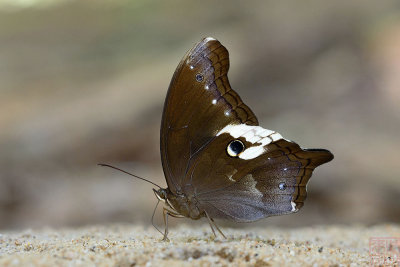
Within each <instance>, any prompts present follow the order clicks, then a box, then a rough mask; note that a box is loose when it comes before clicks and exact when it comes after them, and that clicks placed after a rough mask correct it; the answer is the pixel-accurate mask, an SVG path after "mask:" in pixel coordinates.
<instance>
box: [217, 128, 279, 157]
mask: <svg viewBox="0 0 400 267" xmlns="http://www.w3.org/2000/svg"><path fill="white" fill-rule="evenodd" d="M223 133H228V134H230V135H231V136H232V137H233V138H239V137H244V138H246V141H247V142H250V143H252V144H256V143H257V144H259V145H256V146H251V147H248V148H246V149H245V150H244V151H243V152H242V153H240V154H239V158H241V159H245V160H249V159H254V158H256V157H258V156H260V155H261V154H263V153H264V152H265V146H266V145H268V144H269V143H271V142H275V141H277V140H280V139H283V137H282V136H281V135H280V134H279V133H277V132H274V131H271V130H268V129H264V128H262V127H261V126H250V125H246V124H239V125H227V126H225V127H224V128H223V129H222V130H221V131H219V132H218V133H217V136H219V135H221V134H223Z"/></svg>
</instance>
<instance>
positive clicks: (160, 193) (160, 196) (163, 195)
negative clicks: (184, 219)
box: [153, 188, 167, 202]
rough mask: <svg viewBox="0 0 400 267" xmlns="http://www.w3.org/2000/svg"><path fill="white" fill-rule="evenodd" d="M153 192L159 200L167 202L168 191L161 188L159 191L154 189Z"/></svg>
mask: <svg viewBox="0 0 400 267" xmlns="http://www.w3.org/2000/svg"><path fill="white" fill-rule="evenodd" d="M153 192H154V194H155V195H156V197H157V199H158V200H161V201H164V202H165V201H166V200H167V190H166V189H164V188H160V189H158V190H156V189H154V188H153Z"/></svg>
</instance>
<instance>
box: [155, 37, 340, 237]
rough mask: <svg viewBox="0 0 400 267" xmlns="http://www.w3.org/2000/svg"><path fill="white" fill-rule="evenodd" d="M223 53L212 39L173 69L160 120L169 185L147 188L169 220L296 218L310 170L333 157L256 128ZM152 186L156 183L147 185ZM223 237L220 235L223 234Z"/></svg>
mask: <svg viewBox="0 0 400 267" xmlns="http://www.w3.org/2000/svg"><path fill="white" fill-rule="evenodd" d="M228 69H229V55H228V51H227V50H226V48H225V47H224V46H222V45H221V43H220V42H219V41H217V40H215V39H213V38H204V39H203V40H201V41H200V42H199V43H197V44H196V45H195V46H194V47H193V48H192V49H191V50H189V52H187V53H186V55H185V56H184V57H183V59H182V60H181V62H180V63H179V65H178V67H177V69H176V71H175V73H174V75H173V77H172V81H171V84H170V86H169V89H168V93H167V97H166V100H165V104H164V111H163V117H162V122H161V136H160V137H161V146H160V151H161V160H162V165H163V170H164V174H165V177H166V181H167V184H168V187H167V188H166V189H163V188H161V187H160V189H158V190H156V189H153V191H154V192H155V194H156V196H157V198H158V199H159V200H162V201H164V202H165V203H166V206H167V207H164V208H163V216H164V224H165V231H164V238H163V240H168V237H167V236H168V216H172V217H176V218H184V217H188V218H191V219H194V220H198V219H200V218H202V217H205V218H207V219H208V222H209V224H210V226H211V229H212V231H213V233H214V235H215V230H214V227H215V228H216V229H217V230H218V231H219V232H220V233H221V235H222V236H224V234H223V233H222V232H221V230H220V229H219V228H218V226H217V225H216V224H215V222H214V219H227V220H231V221H234V222H253V221H257V220H259V219H262V218H266V217H269V216H273V215H283V214H289V213H293V212H297V211H298V210H299V209H300V208H301V207H302V206H303V204H304V200H305V199H306V195H307V191H306V186H307V182H308V180H309V179H310V177H311V174H312V172H313V170H314V169H315V168H316V167H318V166H319V165H321V164H324V163H326V162H328V161H330V160H332V159H333V155H332V153H331V152H329V151H328V150H325V149H303V148H301V147H300V146H299V145H297V144H296V143H294V142H292V141H289V140H286V139H284V138H283V137H282V136H281V135H280V134H279V133H277V132H275V131H271V130H267V129H264V128H262V127H260V126H258V121H257V118H256V116H255V115H254V113H253V112H252V111H251V110H250V108H249V107H247V106H246V105H245V104H244V103H243V102H242V100H241V99H240V97H239V95H238V94H237V93H236V92H235V91H233V90H232V88H231V86H230V84H229V81H228V77H227V73H228ZM153 184H154V183H153ZM224 237H225V236H224Z"/></svg>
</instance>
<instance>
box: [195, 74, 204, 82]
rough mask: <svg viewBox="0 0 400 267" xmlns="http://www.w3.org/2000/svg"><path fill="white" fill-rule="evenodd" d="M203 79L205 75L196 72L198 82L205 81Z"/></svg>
mask: <svg viewBox="0 0 400 267" xmlns="http://www.w3.org/2000/svg"><path fill="white" fill-rule="evenodd" d="M203 79H204V77H203V75H202V74H200V73H197V74H196V81H198V82H202V81H203Z"/></svg>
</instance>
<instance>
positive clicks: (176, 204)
mask: <svg viewBox="0 0 400 267" xmlns="http://www.w3.org/2000/svg"><path fill="white" fill-rule="evenodd" d="M166 190H167V198H166V203H167V204H168V205H169V206H170V207H171V208H172V209H174V210H175V211H176V212H178V213H179V214H181V215H183V216H185V217H189V218H191V219H193V220H198V219H200V218H201V217H204V213H203V212H201V211H200V209H199V208H198V206H197V200H196V198H194V197H193V196H188V195H186V194H184V193H176V194H174V193H172V192H171V191H170V190H169V189H168V188H167V189H166Z"/></svg>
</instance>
